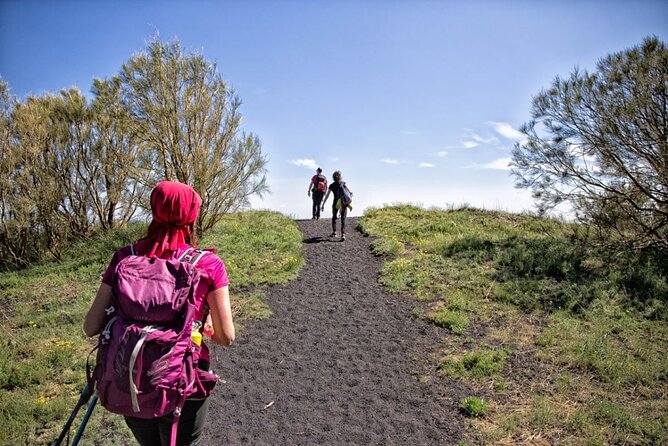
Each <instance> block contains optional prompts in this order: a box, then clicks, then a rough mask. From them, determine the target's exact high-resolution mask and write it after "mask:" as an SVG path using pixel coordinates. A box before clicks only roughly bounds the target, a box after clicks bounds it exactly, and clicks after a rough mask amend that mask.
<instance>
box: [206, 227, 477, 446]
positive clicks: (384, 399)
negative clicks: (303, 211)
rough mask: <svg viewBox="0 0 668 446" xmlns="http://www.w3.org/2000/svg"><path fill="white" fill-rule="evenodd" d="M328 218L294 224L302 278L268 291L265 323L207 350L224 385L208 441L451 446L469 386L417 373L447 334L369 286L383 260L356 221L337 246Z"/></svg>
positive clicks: (458, 434) (402, 300)
mask: <svg viewBox="0 0 668 446" xmlns="http://www.w3.org/2000/svg"><path fill="white" fill-rule="evenodd" d="M330 225H331V222H330V220H328V219H323V220H319V221H314V220H307V221H299V222H298V226H299V229H300V231H301V232H302V235H303V239H304V243H303V253H304V255H305V258H306V265H305V266H304V268H303V269H302V271H301V273H300V275H299V277H298V278H297V279H296V280H294V281H292V282H290V283H289V284H287V285H284V286H276V287H272V288H270V289H269V290H268V293H267V296H266V302H267V304H268V305H269V307H270V308H271V311H272V312H273V315H272V316H271V317H270V318H269V319H267V320H265V321H258V322H254V323H251V324H248V325H247V327H246V328H245V330H244V331H243V333H242V335H241V336H239V339H238V340H237V342H236V343H235V345H234V346H233V347H232V348H230V349H227V350H225V351H222V350H220V349H216V350H215V351H214V366H215V367H216V369H217V370H218V371H219V373H220V375H221V378H222V379H223V380H224V382H222V383H220V384H219V386H218V388H217V389H216V392H215V394H214V396H213V397H212V402H211V410H210V413H209V417H208V423H207V432H206V437H205V439H204V440H205V441H204V444H210V445H223V444H224V445H245V444H248V445H253V446H257V445H452V444H457V442H458V441H459V439H460V438H462V434H463V425H464V421H463V419H462V416H461V415H460V414H459V413H458V411H457V405H458V401H459V399H460V398H461V397H462V396H463V395H464V394H465V392H466V390H465V389H464V388H463V386H462V385H460V384H456V383H450V382H448V383H446V382H445V381H444V379H443V378H438V379H433V380H430V381H429V382H427V383H423V382H420V380H419V379H418V377H419V376H421V375H432V376H434V374H435V372H434V370H428V369H425V367H426V366H425V364H426V362H425V361H423V360H422V359H419V358H425V357H428V356H430V355H433V354H434V353H435V352H433V351H432V348H431V346H433V345H436V343H437V341H438V339H439V338H440V337H442V336H443V335H444V334H443V331H442V330H439V329H438V328H437V327H434V326H432V325H430V324H427V323H424V322H423V321H421V320H417V319H415V318H412V317H411V316H410V311H411V309H412V305H411V302H410V299H409V298H407V297H403V296H396V295H389V294H387V293H386V292H385V291H384V290H383V289H382V287H381V286H380V285H379V284H378V283H377V276H378V271H379V268H380V262H381V261H380V259H378V258H376V257H374V256H373V255H372V254H371V252H370V250H369V242H370V239H369V238H366V237H364V236H363V235H362V234H361V233H360V232H358V231H356V230H355V229H354V228H355V225H356V219H350V221H349V227H350V229H349V230H348V234H347V235H348V240H346V241H345V242H340V241H339V239H333V238H331V239H330V238H329V237H327V235H328V234H329V232H330V230H331V226H330ZM423 381H424V380H423ZM270 403H273V404H272V405H271V406H270V407H267V406H268V405H269V404H270Z"/></svg>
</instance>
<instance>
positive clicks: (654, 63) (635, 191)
mask: <svg viewBox="0 0 668 446" xmlns="http://www.w3.org/2000/svg"><path fill="white" fill-rule="evenodd" d="M531 114H532V119H531V121H529V122H528V123H526V124H525V125H524V126H523V127H522V128H521V131H522V132H523V133H524V134H525V135H526V137H527V139H526V142H524V143H519V144H517V145H516V146H515V149H514V150H513V164H512V165H513V174H514V175H515V176H516V178H517V186H518V187H520V188H528V189H531V190H532V192H533V196H534V197H535V198H536V199H537V202H538V206H539V210H541V211H543V212H549V211H551V210H553V209H554V208H555V207H556V206H558V205H560V204H567V205H569V206H570V207H571V208H572V210H573V211H574V213H575V215H576V216H577V217H578V218H579V219H580V220H581V221H583V222H586V223H589V224H592V225H594V226H595V227H597V228H599V229H600V230H601V235H604V236H605V237H607V238H608V240H610V237H611V236H614V237H613V240H616V241H617V242H619V241H621V242H624V243H627V244H628V245H630V246H633V247H645V246H657V247H660V248H661V249H663V250H668V51H667V50H666V45H665V44H664V43H663V42H661V41H659V40H658V39H657V38H655V37H653V38H646V39H645V40H644V41H643V43H642V44H641V45H639V46H636V47H633V48H630V49H627V50H624V51H621V52H619V53H615V54H612V55H609V56H607V57H605V58H603V59H602V60H600V61H599V62H598V65H597V70H596V71H595V72H594V73H588V72H586V71H579V70H575V71H574V72H573V73H572V74H571V75H570V77H569V78H568V79H561V78H559V77H557V78H556V79H555V80H554V82H553V84H552V86H551V87H550V88H549V89H548V90H544V91H542V92H541V93H540V94H539V95H538V96H536V97H535V98H534V100H533V107H532V110H531Z"/></svg>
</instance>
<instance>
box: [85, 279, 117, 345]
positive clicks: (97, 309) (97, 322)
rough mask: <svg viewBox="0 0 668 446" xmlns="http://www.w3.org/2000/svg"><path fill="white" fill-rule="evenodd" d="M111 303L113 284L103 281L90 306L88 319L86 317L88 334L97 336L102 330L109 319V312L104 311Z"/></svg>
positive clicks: (86, 331)
mask: <svg viewBox="0 0 668 446" xmlns="http://www.w3.org/2000/svg"><path fill="white" fill-rule="evenodd" d="M110 305H111V286H109V285H107V284H106V283H101V284H100V288H99V289H98V290H97V295H96V296H95V300H94V301H93V304H92V305H91V306H90V309H89V310H88V313H87V314H86V319H84V325H83V330H84V333H86V336H95V335H96V334H98V333H100V332H101V331H102V328H104V324H105V322H106V321H107V313H106V312H105V311H104V310H105V309H107V308H109V306H110Z"/></svg>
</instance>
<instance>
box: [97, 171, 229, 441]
mask: <svg viewBox="0 0 668 446" xmlns="http://www.w3.org/2000/svg"><path fill="white" fill-rule="evenodd" d="M201 204H202V199H201V198H200V196H199V195H198V194H197V192H196V191H195V190H194V189H193V188H191V187H190V186H187V185H185V184H182V183H177V182H172V181H163V182H161V183H159V184H158V185H157V186H156V188H155V189H154V190H153V192H152V193H151V212H152V217H153V219H152V221H151V224H150V226H149V228H148V231H147V233H146V235H145V236H144V237H143V238H142V239H140V240H139V241H137V242H136V243H134V244H132V245H129V246H126V247H124V248H121V249H119V250H118V251H116V253H115V254H114V256H113V258H112V260H111V263H110V264H109V266H108V267H107V270H106V271H105V273H104V276H103V278H102V284H101V285H100V288H99V290H98V292H97V295H96V297H95V300H94V301H93V303H92V305H91V307H90V309H89V311H88V314H87V315H86V319H85V322H84V332H85V333H86V335H88V336H94V335H98V334H99V335H100V336H99V341H98V346H97V347H96V349H97V360H96V363H95V367H94V368H93V370H92V371H91V372H90V373H89V376H88V381H89V382H88V388H89V389H94V392H95V393H96V395H97V396H98V397H99V401H100V403H101V404H102V406H104V407H105V408H106V409H107V410H109V411H111V412H114V413H118V414H121V415H124V417H125V422H126V424H127V425H128V427H129V428H130V430H131V431H132V433H133V435H134V436H135V438H136V440H137V441H138V442H139V444H140V445H142V446H147V445H150V446H153V445H155V446H165V445H171V446H175V445H196V444H199V441H200V436H201V434H202V430H203V426H204V421H205V418H206V414H207V411H208V406H209V400H208V396H209V395H210V393H211V391H212V389H213V387H214V386H215V385H216V382H217V381H218V376H217V375H216V374H215V373H214V372H213V371H212V370H211V369H210V357H209V349H208V347H207V345H206V343H205V342H203V341H202V333H204V334H207V335H208V336H209V337H210V338H211V339H212V340H213V342H215V343H217V344H221V345H225V346H229V345H230V344H231V343H232V342H233V341H234V336H235V330H234V323H233V320H232V310H231V306H230V297H229V291H228V286H229V280H228V278H227V272H226V270H225V264H224V263H223V261H222V260H221V259H220V258H219V257H218V256H217V255H216V254H215V252H216V251H215V250H214V249H206V250H203V249H198V248H196V246H197V243H196V240H195V233H194V223H195V221H196V219H197V214H198V212H199V208H200V206H201Z"/></svg>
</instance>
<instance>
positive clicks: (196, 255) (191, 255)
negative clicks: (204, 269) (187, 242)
mask: <svg viewBox="0 0 668 446" xmlns="http://www.w3.org/2000/svg"><path fill="white" fill-rule="evenodd" d="M208 253H209V251H205V250H203V249H195V248H193V247H192V246H191V247H190V248H188V249H186V250H185V251H184V252H183V254H181V255H180V256H179V258H178V259H177V260H178V261H179V262H187V263H190V264H191V265H192V266H195V265H197V262H199V261H200V260H201V259H202V257H204V256H205V255H206V254H208Z"/></svg>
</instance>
